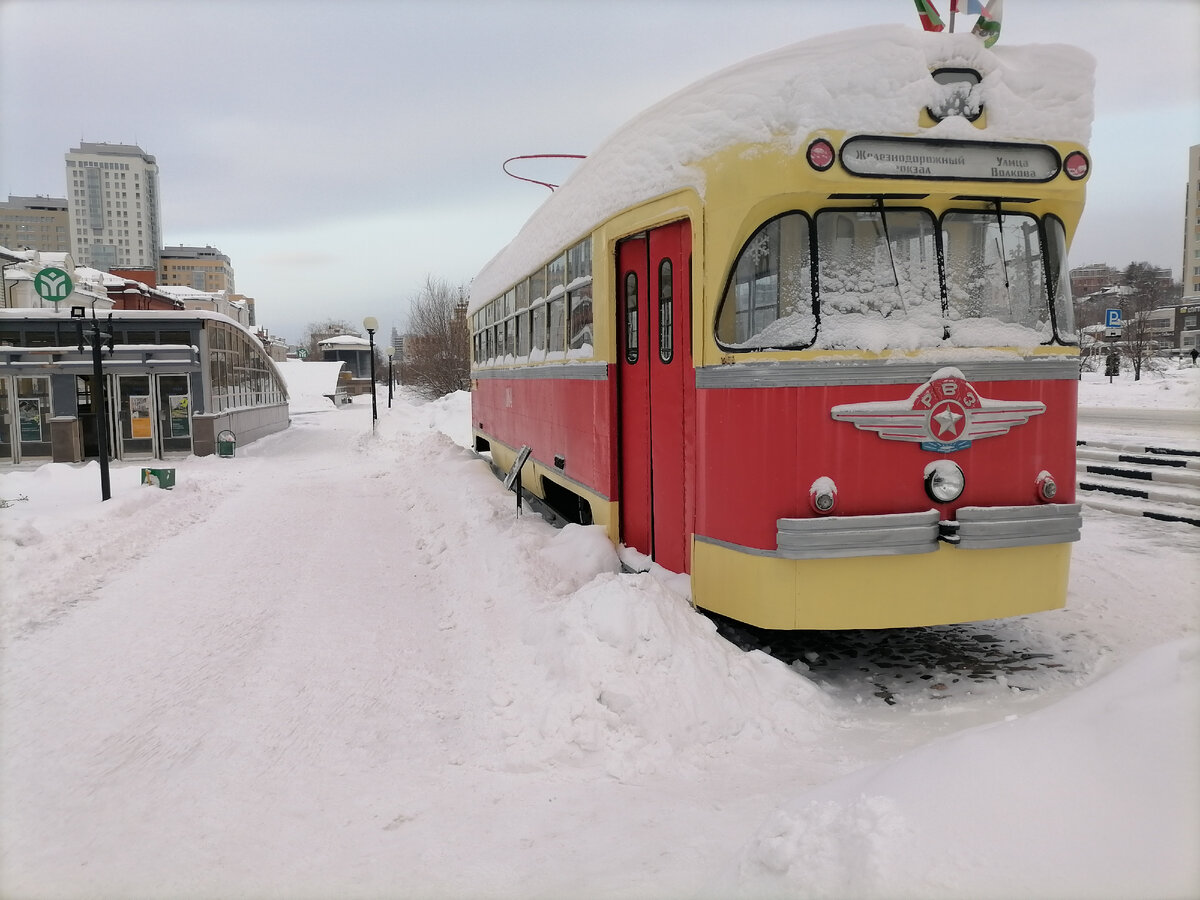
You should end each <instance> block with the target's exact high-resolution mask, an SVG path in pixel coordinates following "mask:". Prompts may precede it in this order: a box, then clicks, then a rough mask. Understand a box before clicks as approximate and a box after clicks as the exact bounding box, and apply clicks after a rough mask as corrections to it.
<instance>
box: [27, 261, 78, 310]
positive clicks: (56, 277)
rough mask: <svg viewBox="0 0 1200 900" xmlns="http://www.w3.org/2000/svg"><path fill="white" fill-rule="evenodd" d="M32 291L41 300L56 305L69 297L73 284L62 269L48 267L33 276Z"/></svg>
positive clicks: (73, 288)
mask: <svg viewBox="0 0 1200 900" xmlns="http://www.w3.org/2000/svg"><path fill="white" fill-rule="evenodd" d="M33 289H34V290H35V291H37V295H38V296H39V297H41V298H42V299H43V300H49V301H50V302H51V303H58V302H59V301H60V300H66V299H67V298H68V297H70V296H71V291H73V290H75V284H74V282H72V281H71V276H70V275H68V274H67V273H66V272H64V271H63V270H62V269H55V268H53V267H50V268H45V269H42V271H40V272H38V273H37V274H36V275H34V276H33Z"/></svg>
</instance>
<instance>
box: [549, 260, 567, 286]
mask: <svg viewBox="0 0 1200 900" xmlns="http://www.w3.org/2000/svg"><path fill="white" fill-rule="evenodd" d="M566 284H567V254H565V253H563V254H562V255H561V256H559V257H558V258H557V259H554V260H552V261H551V263H550V264H549V265H548V266H546V290H547V291H548V292H549V293H551V294H552V293H554V289H555V288H556V287H565V286H566Z"/></svg>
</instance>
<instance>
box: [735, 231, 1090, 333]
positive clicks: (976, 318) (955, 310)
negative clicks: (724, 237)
mask: <svg viewBox="0 0 1200 900" xmlns="http://www.w3.org/2000/svg"><path fill="white" fill-rule="evenodd" d="M809 223H810V220H809V218H808V217H807V216H805V215H803V214H802V213H798V212H797V213H788V214H786V215H783V216H780V217H778V218H775V219H772V220H771V221H769V222H767V223H766V224H765V225H763V226H762V227H761V228H760V229H759V230H758V231H757V232H755V234H754V235H753V236H752V237H751V238H750V240H749V241H748V242H747V243H746V245H745V247H744V248H743V249H742V252H741V254H740V255H739V257H738V260H737V263H736V265H735V267H734V271H733V272H732V274H731V277H730V280H729V285H728V287H727V288H726V292H725V297H724V299H723V301H722V304H721V307H720V310H719V311H718V315H717V339H718V341H720V343H721V344H722V345H723V346H725V347H728V348H730V349H745V350H757V349H767V348H776V349H793V348H795V349H799V348H805V347H814V346H815V347H819V348H829V349H864V350H873V351H881V350H885V349H904V350H916V349H921V348H926V347H945V346H955V347H996V346H1029V345H1031V344H1042V343H1047V342H1049V341H1051V340H1052V339H1053V338H1054V336H1055V324H1057V335H1058V339H1059V341H1073V340H1075V333H1074V319H1073V315H1072V304H1071V298H1070V287H1069V281H1068V272H1067V262H1066V235H1065V231H1064V229H1063V226H1062V223H1061V222H1059V221H1058V220H1057V219H1055V218H1054V217H1047V218H1046V219H1045V220H1044V223H1039V221H1038V220H1037V219H1036V218H1035V217H1034V216H1031V215H1028V214H1025V213H1008V212H1003V211H998V212H991V211H952V212H948V213H946V214H945V215H943V216H942V219H941V222H940V223H939V222H938V221H937V220H936V219H935V218H934V216H933V214H932V213H931V212H930V211H929V210H925V209H893V208H875V209H830V210H824V211H822V212H820V213H818V214H817V216H816V219H815V224H814V225H812V226H811V230H812V231H815V237H816V240H815V245H816V262H817V265H816V267H815V274H816V279H815V280H816V289H817V291H818V293H817V296H818V297H819V303H817V304H814V303H813V300H812V290H813V274H814V267H813V265H812V259H811V258H810V257H811V249H810V248H811V244H810V240H809V235H810V224H809ZM1042 226H1044V227H1042ZM1043 233H1044V234H1045V237H1046V240H1045V243H1043V237H1042V235H1043ZM1047 273H1049V277H1050V278H1051V279H1052V280H1053V283H1054V287H1055V290H1054V292H1053V295H1052V294H1051V292H1050V291H1049V290H1048V285H1047ZM1051 296H1053V297H1054V306H1055V309H1054V318H1053V319H1052V318H1051V309H1050V304H1051V301H1050V298H1051Z"/></svg>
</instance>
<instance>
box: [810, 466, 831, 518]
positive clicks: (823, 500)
mask: <svg viewBox="0 0 1200 900" xmlns="http://www.w3.org/2000/svg"><path fill="white" fill-rule="evenodd" d="M808 502H809V505H810V506H812V508H813V511H814V512H816V513H818V514H820V515H828V514H829V513H831V512H833V508H834V506H836V505H837V485H836V484H834V483H833V479H832V478H828V477H826V476H822V477H820V478H818V479H817V480H816V481H814V482H813V483H812V486H811V487H809V489H808Z"/></svg>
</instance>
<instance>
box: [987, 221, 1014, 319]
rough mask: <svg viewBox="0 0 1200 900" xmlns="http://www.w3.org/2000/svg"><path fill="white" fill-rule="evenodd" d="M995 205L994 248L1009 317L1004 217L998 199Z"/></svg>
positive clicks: (1010, 303) (1009, 289) (1011, 311)
mask: <svg viewBox="0 0 1200 900" xmlns="http://www.w3.org/2000/svg"><path fill="white" fill-rule="evenodd" d="M992 203H994V204H995V205H996V227H997V228H998V229H1000V237H999V238H997V240H996V246H998V247H999V248H1000V268H1001V269H1002V270H1003V271H1004V296H1005V298H1006V299H1007V300H1008V314H1009V316H1010V317H1011V316H1012V314H1013V308H1012V289H1011V287H1010V285H1009V283H1008V254H1007V253H1006V252H1005V247H1004V216H1003V215H1002V214H1001V212H1000V200H999V198H997V199H995V200H993V201H992Z"/></svg>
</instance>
